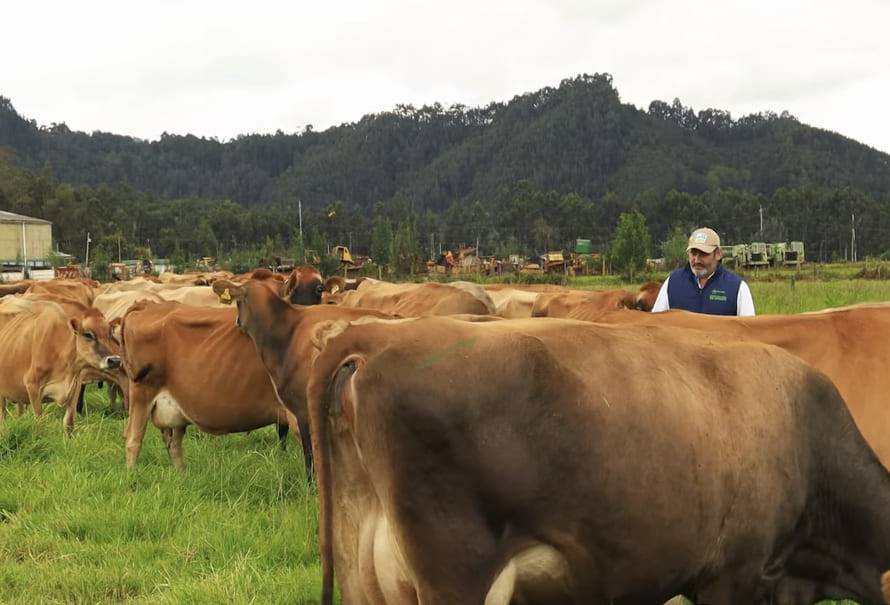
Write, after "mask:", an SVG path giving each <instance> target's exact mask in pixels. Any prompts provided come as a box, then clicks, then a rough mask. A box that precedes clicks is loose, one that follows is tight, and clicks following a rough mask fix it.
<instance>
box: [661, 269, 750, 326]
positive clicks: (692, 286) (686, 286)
mask: <svg viewBox="0 0 890 605" xmlns="http://www.w3.org/2000/svg"><path fill="white" fill-rule="evenodd" d="M741 285H742V278H741V277H739V276H738V275H736V274H735V273H733V272H732V271H728V270H726V269H724V268H723V265H717V270H716V271H715V272H714V275H712V276H711V279H709V280H708V283H706V284H705V287H704V288H701V289H699V287H698V278H697V277H696V276H695V274H694V273H693V272H692V269H690V268H689V265H686V266H685V267H683V268H682V269H675V270H674V271H672V272H671V276H670V279H669V280H668V305H669V306H670V308H671V309H684V310H686V311H692V312H693V313H707V314H708V315H737V314H738V297H739V286H741Z"/></svg>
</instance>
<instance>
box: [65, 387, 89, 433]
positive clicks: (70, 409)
mask: <svg viewBox="0 0 890 605" xmlns="http://www.w3.org/2000/svg"><path fill="white" fill-rule="evenodd" d="M85 387H86V385H84V384H81V385H80V388H79V389H77V391H76V392H77V394H76V395H74V396H72V397H71V398H70V399H69V400H68V401H66V402H65V417H64V418H63V419H62V428H63V429H64V430H65V435H66V436H69V437H70V436H71V433H73V432H74V417H75V416H77V412H78V409H82V406H81V404H82V403H83V391H84V388H85Z"/></svg>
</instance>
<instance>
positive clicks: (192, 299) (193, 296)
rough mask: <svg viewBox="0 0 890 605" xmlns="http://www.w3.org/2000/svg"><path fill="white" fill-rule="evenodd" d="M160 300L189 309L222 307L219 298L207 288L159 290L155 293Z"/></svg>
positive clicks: (191, 287)
mask: <svg viewBox="0 0 890 605" xmlns="http://www.w3.org/2000/svg"><path fill="white" fill-rule="evenodd" d="M156 294H157V295H158V296H159V297H160V298H162V299H164V300H167V301H171V302H178V303H182V304H184V305H189V306H190V307H216V308H219V307H223V306H225V305H223V303H221V302H219V297H218V296H217V295H216V294H214V293H213V290H211V289H210V288H209V287H208V286H183V287H181V288H176V289H172V290H161V291H159V292H157V293H156Z"/></svg>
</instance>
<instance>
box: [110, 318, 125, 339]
mask: <svg viewBox="0 0 890 605" xmlns="http://www.w3.org/2000/svg"><path fill="white" fill-rule="evenodd" d="M122 322H123V318H122V317H115V318H114V319H112V320H111V321H110V322H108V337H109V338H111V339H112V340H113V341H115V342H117V343H120V338H119V334H116V332H118V333H119V332H120V327H121V323H122Z"/></svg>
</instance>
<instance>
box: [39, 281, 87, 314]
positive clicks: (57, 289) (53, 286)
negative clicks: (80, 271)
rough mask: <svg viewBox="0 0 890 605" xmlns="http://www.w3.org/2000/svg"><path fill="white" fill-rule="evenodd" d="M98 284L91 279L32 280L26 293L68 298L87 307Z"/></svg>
mask: <svg viewBox="0 0 890 605" xmlns="http://www.w3.org/2000/svg"><path fill="white" fill-rule="evenodd" d="M98 285H99V284H98V282H94V281H93V280H91V279H51V280H49V281H36V282H33V283H32V284H31V287H30V288H29V289H28V293H29V294H49V295H52V296H60V297H63V298H70V299H72V300H74V301H77V302H79V303H80V304H82V305H86V306H87V307H89V306H90V305H92V304H93V298H94V297H95V290H94V288H95V287H96V286H98Z"/></svg>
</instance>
